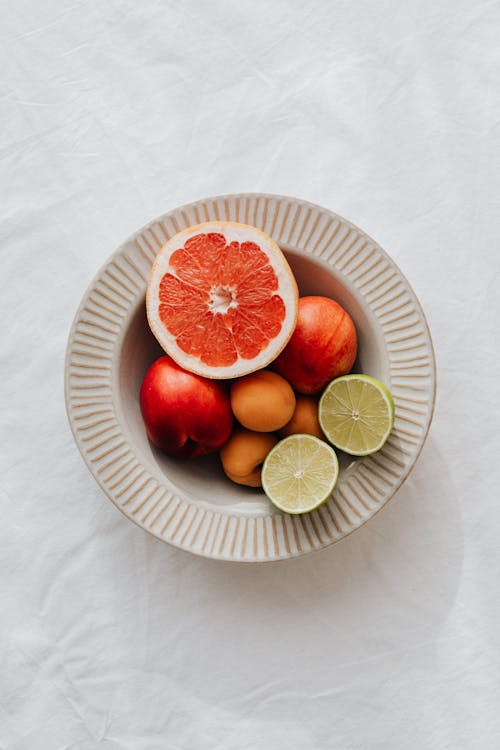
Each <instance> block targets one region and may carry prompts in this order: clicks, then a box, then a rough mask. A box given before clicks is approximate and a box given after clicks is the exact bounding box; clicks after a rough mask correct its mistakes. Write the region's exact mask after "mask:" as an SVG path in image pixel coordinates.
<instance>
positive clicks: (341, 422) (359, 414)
mask: <svg viewBox="0 0 500 750" xmlns="http://www.w3.org/2000/svg"><path fill="white" fill-rule="evenodd" d="M318 416H319V423H320V425H321V429H322V430H323V432H324V433H325V435H326V437H327V438H328V440H329V441H330V442H331V443H332V445H334V446H335V447H336V448H338V449H339V450H342V451H344V452H345V453H349V454H351V455H352V456H367V455H369V454H371V453H375V451H378V450H380V448H382V446H383V445H384V443H385V442H386V440H387V438H388V437H389V435H390V433H391V430H392V427H393V425H394V401H393V399H392V396H391V394H390V392H389V390H388V389H387V388H386V386H385V385H384V384H383V383H381V382H380V381H379V380H376V378H372V377H370V376H369V375H344V376H343V377H341V378H336V379H335V380H332V382H331V383H330V384H329V385H327V387H326V388H325V390H324V392H323V394H322V396H321V398H320V401H319V412H318Z"/></svg>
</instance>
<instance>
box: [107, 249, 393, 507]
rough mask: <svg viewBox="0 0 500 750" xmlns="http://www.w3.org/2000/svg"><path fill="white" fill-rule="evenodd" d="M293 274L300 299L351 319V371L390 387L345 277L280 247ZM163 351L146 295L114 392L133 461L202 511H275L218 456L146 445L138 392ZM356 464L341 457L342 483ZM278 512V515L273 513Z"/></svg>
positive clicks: (374, 338) (127, 336) (383, 357)
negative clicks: (180, 454)
mask: <svg viewBox="0 0 500 750" xmlns="http://www.w3.org/2000/svg"><path fill="white" fill-rule="evenodd" d="M283 250H284V252H285V254H286V256H287V259H288V262H289V263H290V266H291V268H292V270H293V272H294V274H295V278H296V280H297V283H298V286H299V293H300V295H301V296H304V295H309V294H318V295H323V296H326V297H331V298H333V299H335V300H336V301H337V302H339V304H341V305H342V306H343V307H344V308H345V309H346V310H347V311H348V312H349V314H350V315H351V317H352V319H353V320H354V324H355V326H356V330H357V333H358V358H357V360H356V362H355V365H354V368H353V372H366V373H369V374H370V375H373V376H374V377H376V378H379V379H380V380H382V381H383V382H385V383H386V385H387V386H388V387H389V388H390V387H391V383H390V382H389V371H388V357H387V352H386V350H385V344H384V339H383V336H382V332H381V330H380V327H379V325H378V323H377V321H376V319H375V318H374V316H373V314H372V313H371V312H370V309H369V307H368V305H367V304H366V302H365V300H364V298H363V297H362V296H361V295H360V293H359V292H358V291H357V290H356V289H355V288H354V287H352V286H351V285H350V284H349V283H348V281H346V278H345V277H344V276H342V275H341V274H338V273H337V272H336V271H335V269H334V268H333V267H332V266H330V265H328V264H327V263H325V262H322V261H320V260H317V259H313V258H312V257H311V256H309V255H307V254H305V253H303V252H300V251H298V250H295V249H293V248H283ZM163 353H164V352H163V350H162V349H161V347H160V346H159V344H158V343H157V341H156V339H155V338H154V336H153V334H152V333H151V331H150V329H149V326H148V322H147V318H146V309H145V299H144V296H143V297H141V298H140V299H139V300H138V302H137V305H136V306H135V308H133V310H132V312H131V314H130V316H129V318H128V320H127V323H126V326H125V329H124V332H123V338H122V345H121V348H120V355H119V362H118V370H117V377H118V383H117V386H118V387H117V388H116V389H115V394H116V398H117V403H116V407H117V409H118V411H119V413H120V414H121V417H122V423H123V426H124V429H125V431H126V432H127V433H128V437H129V440H130V442H131V445H132V448H133V450H134V452H135V453H136V455H137V457H138V458H140V459H141V460H142V461H143V462H145V463H147V465H148V466H149V468H150V470H151V471H152V472H153V474H154V475H155V476H156V477H157V478H158V479H159V480H160V481H161V482H165V480H167V483H169V484H170V485H172V486H173V487H174V488H175V490H176V492H177V493H178V494H180V495H184V496H185V497H189V498H190V499H191V500H192V501H195V502H197V503H199V504H202V505H205V506H206V507H216V508H217V507H218V508H221V507H223V506H226V507H227V506H230V507H231V510H233V511H235V512H238V513H244V514H248V515H253V516H255V515H259V514H260V515H267V514H269V512H275V511H274V509H272V506H271V504H270V503H269V502H268V500H267V499H266V497H265V495H264V493H263V492H262V490H258V489H252V488H249V487H242V486H240V485H237V484H234V483H233V482H231V481H230V480H229V479H227V477H226V476H225V475H224V473H223V471H222V468H221V465H220V461H219V458H218V456H217V455H216V454H214V455H211V456H204V457H202V458H198V459H192V460H189V461H179V460H177V459H172V458H169V457H168V456H165V455H164V454H163V453H161V452H160V451H159V450H157V449H156V448H155V447H154V446H153V445H152V444H151V443H150V442H149V440H148V438H147V436H146V432H145V429H144V424H143V421H142V417H141V412H140V407H139V391H140V387H141V382H142V379H143V377H144V375H145V373H146V371H147V369H148V367H149V366H150V365H151V364H152V363H153V362H154V360H155V359H157V358H158V357H160V356H162V354H163ZM355 461H356V459H352V457H350V456H347V455H345V454H340V453H339V463H340V468H341V475H340V480H339V481H342V476H346V475H347V474H348V473H349V471H350V470H352V468H353V466H354V464H355ZM276 512H277V511H276Z"/></svg>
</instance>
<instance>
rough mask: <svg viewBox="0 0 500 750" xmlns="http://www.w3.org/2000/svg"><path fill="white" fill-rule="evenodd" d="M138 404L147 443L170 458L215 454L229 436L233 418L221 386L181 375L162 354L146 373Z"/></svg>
mask: <svg viewBox="0 0 500 750" xmlns="http://www.w3.org/2000/svg"><path fill="white" fill-rule="evenodd" d="M140 404H141V411H142V416H143V419H144V423H145V425H146V431H147V434H148V437H149V439H150V440H151V442H152V443H154V444H155V445H156V446H157V447H158V448H160V449H161V450H162V451H164V453H167V454H168V455H170V456H175V457H176V458H193V457H195V456H201V455H203V454H205V453H211V452H212V451H216V450H218V449H219V448H220V447H221V446H222V445H224V443H225V442H226V440H227V439H228V438H229V436H230V434H231V429H232V426H233V416H232V412H231V405H230V401H229V393H228V390H227V386H226V385H225V383H223V382H222V381H220V380H209V379H208V378H204V377H202V376H201V375H195V374H194V373H192V372H187V371H186V370H184V369H183V368H182V367H180V365H178V364H177V363H176V362H174V360H173V359H171V357H168V356H165V357H160V359H157V360H156V362H154V363H153V364H152V365H151V367H150V368H149V370H148V371H147V373H146V375H145V377H144V380H143V382H142V386H141V393H140Z"/></svg>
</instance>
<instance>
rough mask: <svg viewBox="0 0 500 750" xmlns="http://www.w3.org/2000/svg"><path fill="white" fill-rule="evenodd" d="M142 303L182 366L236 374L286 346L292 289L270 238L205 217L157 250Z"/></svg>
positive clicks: (215, 374)
mask: <svg viewBox="0 0 500 750" xmlns="http://www.w3.org/2000/svg"><path fill="white" fill-rule="evenodd" d="M146 307H147V315H148V321H149V325H150V327H151V330H152V332H153V334H154V335H155V336H156V338H157V339H158V341H159V343H160V345H161V346H162V348H163V349H164V350H165V351H166V352H167V354H170V356H171V357H172V358H173V359H174V360H175V361H176V362H177V363H178V364H179V365H181V367H184V368H185V369H186V370H189V371H191V372H195V373H197V374H199V375H203V376H205V377H208V378H235V377H240V376H241V375H246V374H247V373H250V372H254V371H255V370H258V369H260V368H262V367H266V365H268V364H269V363H270V362H271V361H272V360H273V359H275V358H276V357H277V356H278V354H279V353H280V352H281V350H282V349H283V348H284V347H285V345H286V343H287V342H288V340H289V338H290V336H291V335H292V333H293V330H294V328H295V323H296V321H297V310H298V290H297V284H296V281H295V279H294V276H293V273H292V271H291V269H290V266H289V265H288V262H287V260H286V258H285V256H284V255H283V253H282V252H281V250H280V248H279V247H278V245H277V244H276V243H275V242H274V240H273V239H271V237H269V236H268V235H267V234H265V233H264V232H261V231H260V230H259V229H256V228H255V227H251V226H248V225H246V224H237V223H235V222H230V221H210V222H206V223H204V224H197V225H196V226H193V227H189V228H188V229H185V230H183V231H182V232H179V233H178V234H176V235H174V236H173V237H171V238H170V239H169V240H168V242H167V243H166V244H165V245H164V246H163V247H162V248H161V250H160V252H159V253H158V255H157V257H156V259H155V262H154V264H153V269H152V271H151V276H150V279H149V283H148V288H147V295H146Z"/></svg>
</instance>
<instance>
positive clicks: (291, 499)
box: [262, 434, 339, 513]
mask: <svg viewBox="0 0 500 750" xmlns="http://www.w3.org/2000/svg"><path fill="white" fill-rule="evenodd" d="M338 474H339V464H338V461H337V456H336V454H335V451H334V450H333V448H332V447H331V446H330V445H328V444H327V443H326V442H325V441H324V440H319V439H318V438H316V437H314V436H313V435H301V434H299V435H290V436H289V437H286V438H284V439H283V440H280V442H279V443H277V444H276V445H275V446H274V448H273V449H272V450H271V451H270V453H269V454H268V455H267V457H266V460H265V461H264V466H263V467H262V486H263V489H264V492H265V493H266V495H267V496H268V498H269V499H270V500H271V502H272V503H273V504H274V505H275V506H276V507H277V508H279V509H280V510H282V511H284V512H285V513H308V512H309V511H311V510H314V509H315V508H317V507H318V506H320V505H322V503H324V502H325V501H326V500H328V498H329V497H330V495H331V493H332V491H333V488H334V487H335V484H336V482H337V478H338Z"/></svg>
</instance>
